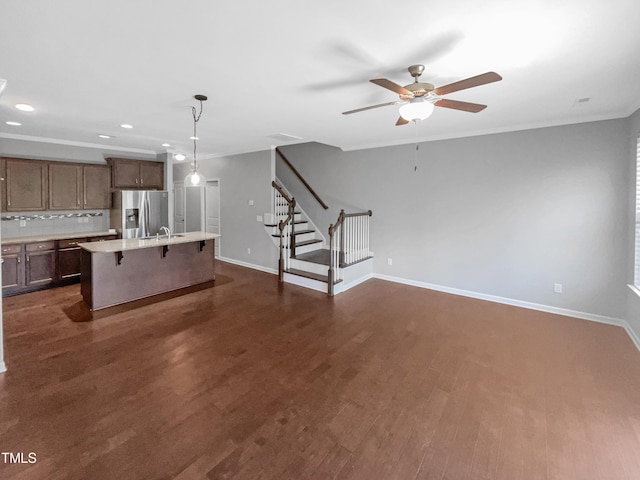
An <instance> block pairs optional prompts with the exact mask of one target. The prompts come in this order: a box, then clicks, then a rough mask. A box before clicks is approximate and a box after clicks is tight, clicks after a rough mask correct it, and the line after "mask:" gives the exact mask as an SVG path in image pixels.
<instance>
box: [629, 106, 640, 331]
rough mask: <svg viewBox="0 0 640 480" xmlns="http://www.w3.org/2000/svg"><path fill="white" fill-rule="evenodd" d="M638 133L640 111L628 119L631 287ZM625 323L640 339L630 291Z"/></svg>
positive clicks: (638, 307)
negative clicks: (626, 322)
mask: <svg viewBox="0 0 640 480" xmlns="http://www.w3.org/2000/svg"><path fill="white" fill-rule="evenodd" d="M639 133H640V110H638V111H636V113H634V114H633V115H632V116H631V117H630V118H629V142H628V147H629V150H628V161H629V163H628V165H629V167H628V171H627V173H628V182H627V189H628V190H627V191H628V192H629V194H628V197H627V199H628V203H629V212H630V213H629V218H628V225H629V231H628V235H627V237H628V239H629V248H628V255H629V260H628V262H627V283H629V284H631V285H633V263H634V257H635V250H634V246H635V228H634V226H635V201H636V139H637V137H638V134H639ZM627 308H628V312H627V321H628V322H629V324H630V325H631V327H632V328H633V330H634V332H635V333H636V336H637V337H638V338H640V297H638V295H637V294H636V293H635V292H633V291H632V290H631V289H629V290H627Z"/></svg>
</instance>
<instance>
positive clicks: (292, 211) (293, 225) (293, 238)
mask: <svg viewBox="0 0 640 480" xmlns="http://www.w3.org/2000/svg"><path fill="white" fill-rule="evenodd" d="M289 215H291V238H290V249H291V250H290V251H289V257H290V258H295V256H296V198H295V197H291V203H290V204H289Z"/></svg>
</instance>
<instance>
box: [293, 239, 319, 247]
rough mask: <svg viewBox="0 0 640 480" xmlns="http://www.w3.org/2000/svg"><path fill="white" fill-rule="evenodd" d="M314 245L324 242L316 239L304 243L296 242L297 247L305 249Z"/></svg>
mask: <svg viewBox="0 0 640 480" xmlns="http://www.w3.org/2000/svg"><path fill="white" fill-rule="evenodd" d="M314 243H322V240H320V239H317V238H314V239H313V240H305V241H304V242H296V247H305V246H307V245H313V244H314Z"/></svg>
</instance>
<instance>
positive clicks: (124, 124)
mask: <svg viewBox="0 0 640 480" xmlns="http://www.w3.org/2000/svg"><path fill="white" fill-rule="evenodd" d="M120 126H121V127H122V128H133V125H129V124H128V123H123V124H122V125H120Z"/></svg>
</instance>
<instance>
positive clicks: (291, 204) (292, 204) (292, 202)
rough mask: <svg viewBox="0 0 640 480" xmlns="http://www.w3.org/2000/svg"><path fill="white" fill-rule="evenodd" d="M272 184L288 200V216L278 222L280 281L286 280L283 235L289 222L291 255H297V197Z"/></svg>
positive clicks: (272, 182) (273, 182)
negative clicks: (290, 195)
mask: <svg viewBox="0 0 640 480" xmlns="http://www.w3.org/2000/svg"><path fill="white" fill-rule="evenodd" d="M271 186H272V187H273V188H275V189H276V190H277V191H278V193H279V194H280V195H282V198H284V199H285V200H286V201H287V204H288V208H287V218H285V219H284V220H281V221H280V222H278V229H279V230H280V235H279V237H280V258H279V260H278V278H279V280H280V283H282V282H284V245H283V243H282V236H283V232H284V229H285V228H286V227H287V225H288V224H289V223H291V234H290V236H289V256H291V255H295V251H296V231H295V228H296V225H295V214H296V199H295V197H291V198H289V195H287V194H286V193H285V191H284V190H283V189H282V187H281V186H280V185H278V184H277V183H276V182H275V181H271Z"/></svg>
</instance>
